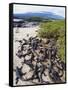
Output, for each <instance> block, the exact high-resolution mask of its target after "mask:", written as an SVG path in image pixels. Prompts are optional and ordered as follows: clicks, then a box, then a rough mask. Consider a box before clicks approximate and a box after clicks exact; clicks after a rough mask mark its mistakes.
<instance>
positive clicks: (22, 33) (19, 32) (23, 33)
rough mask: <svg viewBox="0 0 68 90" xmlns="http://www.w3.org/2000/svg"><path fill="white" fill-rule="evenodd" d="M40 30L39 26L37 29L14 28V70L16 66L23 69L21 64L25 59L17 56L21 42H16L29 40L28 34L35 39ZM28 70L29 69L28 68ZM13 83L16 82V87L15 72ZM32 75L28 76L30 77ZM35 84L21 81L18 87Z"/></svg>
mask: <svg viewBox="0 0 68 90" xmlns="http://www.w3.org/2000/svg"><path fill="white" fill-rule="evenodd" d="M38 29H39V26H35V27H30V28H14V29H13V31H14V32H13V46H14V48H13V50H14V51H13V55H14V57H13V64H14V65H13V68H14V69H16V66H18V67H21V66H22V64H21V62H23V58H22V59H19V58H18V57H17V56H16V52H17V50H18V47H19V46H20V44H19V42H15V41H16V40H22V39H23V38H25V39H27V40H28V37H27V34H29V37H31V36H32V37H34V36H36V35H37V32H36V31H37V30H38ZM26 68H28V67H26ZM26 68H25V71H26ZM30 74H31V73H30ZM13 76H14V77H13V81H14V85H16V84H15V79H16V75H15V72H14V73H13ZM29 76H30V75H28V77H29ZM31 84H33V83H31V82H30V81H27V82H26V81H21V80H19V82H18V84H17V85H31Z"/></svg>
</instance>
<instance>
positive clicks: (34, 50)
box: [15, 36, 65, 84]
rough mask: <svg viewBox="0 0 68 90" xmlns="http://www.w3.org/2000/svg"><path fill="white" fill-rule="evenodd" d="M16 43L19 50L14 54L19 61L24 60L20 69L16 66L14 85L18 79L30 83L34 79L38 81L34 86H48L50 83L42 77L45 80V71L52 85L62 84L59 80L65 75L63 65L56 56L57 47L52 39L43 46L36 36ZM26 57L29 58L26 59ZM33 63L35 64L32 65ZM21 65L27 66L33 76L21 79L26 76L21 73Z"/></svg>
mask: <svg viewBox="0 0 68 90" xmlns="http://www.w3.org/2000/svg"><path fill="white" fill-rule="evenodd" d="M16 42H19V43H20V48H19V49H18V51H17V52H16V56H17V57H18V58H20V60H21V58H24V61H23V62H22V66H21V68H19V67H18V66H17V67H16V70H15V72H16V84H17V83H18V81H19V79H20V80H22V81H31V82H33V80H35V79H36V80H38V83H36V84H49V83H51V82H49V81H46V80H44V79H43V77H42V76H43V75H44V77H45V78H46V76H47V74H46V69H47V70H48V76H49V78H50V79H51V81H52V83H62V82H64V80H62V79H61V78H62V77H63V76H64V73H65V63H64V62H63V61H62V60H60V59H59V57H58V56H57V47H56V45H55V41H54V40H53V39H48V40H47V42H46V43H45V44H44V43H42V42H43V40H42V39H39V38H38V37H37V36H36V37H29V39H28V40H26V39H23V40H16ZM24 52H25V53H24ZM27 56H30V58H26V57H27ZM33 62H35V63H36V64H35V65H34V64H33ZM48 62H49V63H48ZM23 64H26V65H28V66H29V67H30V68H31V71H33V75H32V76H31V77H30V78H26V79H24V78H23V76H25V75H26V73H23V72H22V68H23ZM29 72H30V71H29ZM34 83H35V82H34Z"/></svg>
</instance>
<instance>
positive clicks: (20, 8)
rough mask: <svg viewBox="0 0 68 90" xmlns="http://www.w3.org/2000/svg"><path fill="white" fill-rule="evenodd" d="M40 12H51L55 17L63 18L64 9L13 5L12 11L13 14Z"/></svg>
mask: <svg viewBox="0 0 68 90" xmlns="http://www.w3.org/2000/svg"><path fill="white" fill-rule="evenodd" d="M42 11H47V12H52V13H55V14H56V15H60V16H63V17H65V8H64V7H52V6H33V5H22V4H21V5H20V4H19V5H18V4H14V9H13V13H27V12H42Z"/></svg>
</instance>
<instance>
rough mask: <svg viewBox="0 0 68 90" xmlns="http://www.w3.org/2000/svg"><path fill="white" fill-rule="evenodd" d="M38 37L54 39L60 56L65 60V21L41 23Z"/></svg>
mask: <svg viewBox="0 0 68 90" xmlns="http://www.w3.org/2000/svg"><path fill="white" fill-rule="evenodd" d="M38 36H39V37H41V38H49V39H50V38H54V39H55V40H56V46H57V47H58V53H57V54H58V56H59V57H60V58H61V60H65V21H64V20H55V21H52V22H47V23H43V22H42V23H41V24H40V30H38Z"/></svg>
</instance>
